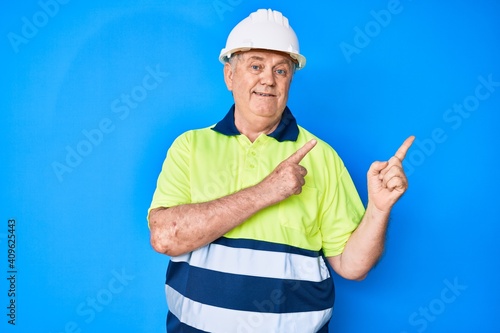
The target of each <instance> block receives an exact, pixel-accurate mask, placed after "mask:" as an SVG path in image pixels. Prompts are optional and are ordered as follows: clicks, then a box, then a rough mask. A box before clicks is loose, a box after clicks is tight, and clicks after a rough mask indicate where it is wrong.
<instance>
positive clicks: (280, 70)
mask: <svg viewBox="0 0 500 333" xmlns="http://www.w3.org/2000/svg"><path fill="white" fill-rule="evenodd" d="M286 73H287V71H286V70H285V69H277V70H276V74H278V75H286Z"/></svg>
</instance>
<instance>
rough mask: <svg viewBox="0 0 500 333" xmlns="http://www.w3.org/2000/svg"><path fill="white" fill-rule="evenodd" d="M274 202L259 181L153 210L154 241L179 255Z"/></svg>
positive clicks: (156, 246) (163, 249) (159, 249)
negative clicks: (210, 197)
mask: <svg viewBox="0 0 500 333" xmlns="http://www.w3.org/2000/svg"><path fill="white" fill-rule="evenodd" d="M273 203H274V201H273V200H271V199H270V198H269V196H267V195H266V192H265V191H262V190H261V189H260V187H259V184H258V185H255V186H252V187H249V188H246V189H243V190H241V191H239V192H236V193H233V194H230V195H228V196H225V197H222V198H219V199H216V200H213V201H209V202H204V203H193V204H185V205H179V206H174V207H170V208H157V209H154V210H152V211H151V213H150V216H149V225H150V231H151V244H152V246H153V248H154V249H155V250H156V251H157V252H160V253H164V254H167V255H169V256H177V255H181V254H183V253H187V252H190V251H193V250H195V249H197V248H199V247H202V246H204V245H206V244H208V243H210V242H212V241H214V240H216V239H217V238H219V237H221V236H222V235H224V234H225V233H227V232H228V231H230V230H232V229H233V228H235V227H237V226H238V225H240V224H242V223H243V222H245V221H246V220H247V219H248V218H249V217H251V216H252V215H253V214H255V213H256V212H258V211H259V210H261V209H263V208H265V207H268V206H270V205H272V204H273Z"/></svg>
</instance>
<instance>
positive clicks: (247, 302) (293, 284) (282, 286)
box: [167, 262, 335, 313]
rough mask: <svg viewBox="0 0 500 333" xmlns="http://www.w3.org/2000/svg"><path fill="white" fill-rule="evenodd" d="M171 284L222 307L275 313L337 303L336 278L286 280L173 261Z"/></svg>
mask: <svg viewBox="0 0 500 333" xmlns="http://www.w3.org/2000/svg"><path fill="white" fill-rule="evenodd" d="M167 284H168V285H169V286H170V287H171V288H173V289H175V290H176V291H177V292H179V293H181V294H182V295H184V296H185V297H187V298H189V299H191V300H193V301H196V302H200V303H203V304H207V305H212V306H216V307H220V308H226V309H233V310H241V311H259V312H271V313H292V312H308V311H318V310H324V309H328V308H331V307H333V302H334V298H335V292H334V287H333V280H332V279H331V278H328V279H325V280H323V281H321V282H311V281H300V280H283V279H273V278H264V277H256V276H248V275H239V274H228V273H222V272H216V271H212V270H208V269H204V268H199V267H193V266H190V265H189V264H188V263H186V262H171V263H170V265H169V267H168V271H167Z"/></svg>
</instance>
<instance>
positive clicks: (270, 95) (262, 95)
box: [253, 91, 276, 97]
mask: <svg viewBox="0 0 500 333" xmlns="http://www.w3.org/2000/svg"><path fill="white" fill-rule="evenodd" d="M253 93H254V94H256V95H257V96H261V97H276V95H273V94H266V93H261V92H257V91H254V92H253Z"/></svg>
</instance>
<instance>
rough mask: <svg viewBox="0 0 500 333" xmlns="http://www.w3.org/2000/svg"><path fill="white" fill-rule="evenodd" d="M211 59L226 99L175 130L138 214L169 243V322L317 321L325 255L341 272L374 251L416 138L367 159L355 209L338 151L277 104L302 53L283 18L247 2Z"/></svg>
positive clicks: (158, 243) (155, 236)
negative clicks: (212, 121)
mask: <svg viewBox="0 0 500 333" xmlns="http://www.w3.org/2000/svg"><path fill="white" fill-rule="evenodd" d="M220 60H221V62H223V64H224V79H225V83H226V85H227V88H228V89H229V90H230V91H231V92H232V94H233V97H234V105H233V106H232V107H231V108H230V110H229V112H228V113H227V114H226V116H225V117H224V118H223V119H222V120H220V121H219V122H218V123H217V124H216V125H214V126H210V127H207V128H204V129H197V130H192V131H188V132H186V133H184V134H182V135H180V136H179V137H178V138H177V139H176V140H175V141H174V143H173V144H172V146H171V147H170V149H169V150H168V153H167V157H166V159H165V162H164V164H163V168H162V171H161V173H160V175H159V178H158V183H157V188H156V191H155V193H154V195H153V200H152V203H151V207H150V210H149V215H148V220H149V227H150V231H151V244H152V246H153V248H154V249H155V250H156V251H158V252H160V253H164V254H166V255H168V256H170V257H171V258H170V263H169V267H168V270H167V274H166V275H167V276H166V287H165V288H166V295H167V302H168V306H169V313H168V315H167V331H168V332H225V333H226V332H230V333H233V332H286V333H291V332H300V333H305V332H328V323H329V321H330V318H331V316H332V308H333V303H334V297H335V294H334V285H333V279H332V278H331V276H330V273H329V269H328V267H327V263H326V261H328V262H329V264H330V265H331V267H332V268H333V269H334V270H335V272H337V273H338V274H339V275H340V276H342V277H344V278H346V279H353V280H362V279H363V278H365V276H366V275H367V273H368V272H369V270H370V269H371V268H372V267H373V266H374V265H375V263H376V262H377V260H378V259H379V258H380V256H381V254H382V251H383V248H384V237H385V233H386V229H387V223H388V218H389V214H390V211H391V208H392V207H393V205H394V204H395V202H396V201H397V200H398V199H399V198H400V197H401V195H402V194H403V193H404V192H405V190H406V188H407V179H406V177H405V174H404V172H403V168H402V164H401V163H402V160H403V159H404V157H405V154H406V152H407V150H408V149H409V147H410V146H411V144H412V142H413V139H414V138H413V137H409V138H408V139H407V140H406V141H405V142H404V143H403V145H402V146H401V147H400V148H399V150H398V151H397V152H396V154H395V155H394V157H392V158H391V159H389V160H388V161H385V162H374V163H373V164H372V165H371V166H370V168H369V170H368V175H367V178H368V203H367V207H366V209H365V207H363V204H362V202H361V200H360V198H359V195H358V193H357V191H356V189H355V187H354V184H353V182H352V180H351V178H350V176H349V173H348V171H347V170H346V168H345V166H344V164H343V163H342V160H341V159H340V158H339V156H338V155H337V154H336V152H335V151H334V150H333V149H332V148H331V147H330V146H329V145H328V144H327V143H325V142H324V141H321V140H320V139H319V138H317V137H316V136H314V135H313V134H311V133H310V132H308V131H307V130H305V129H304V128H302V127H301V126H298V125H297V122H296V120H295V118H294V116H293V115H292V113H291V111H290V109H289V108H288V107H287V100H288V92H289V89H290V84H291V82H292V77H293V75H294V73H295V70H300V69H302V68H303V67H304V65H305V63H306V59H305V57H304V56H303V55H301V54H300V51H299V44H298V40H297V37H296V35H295V32H294V31H293V29H292V28H291V27H290V25H289V23H288V19H287V18H286V17H284V16H283V15H282V14H281V13H280V12H277V11H273V10H270V9H269V10H265V9H260V10H258V11H256V12H254V13H252V14H250V16H249V17H247V18H246V19H244V20H243V21H241V22H240V23H239V24H238V25H236V26H235V27H234V29H233V30H232V31H231V33H230V34H229V37H228V39H227V43H226V47H225V48H224V49H222V51H221V54H220ZM325 258H326V260H325Z"/></svg>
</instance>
